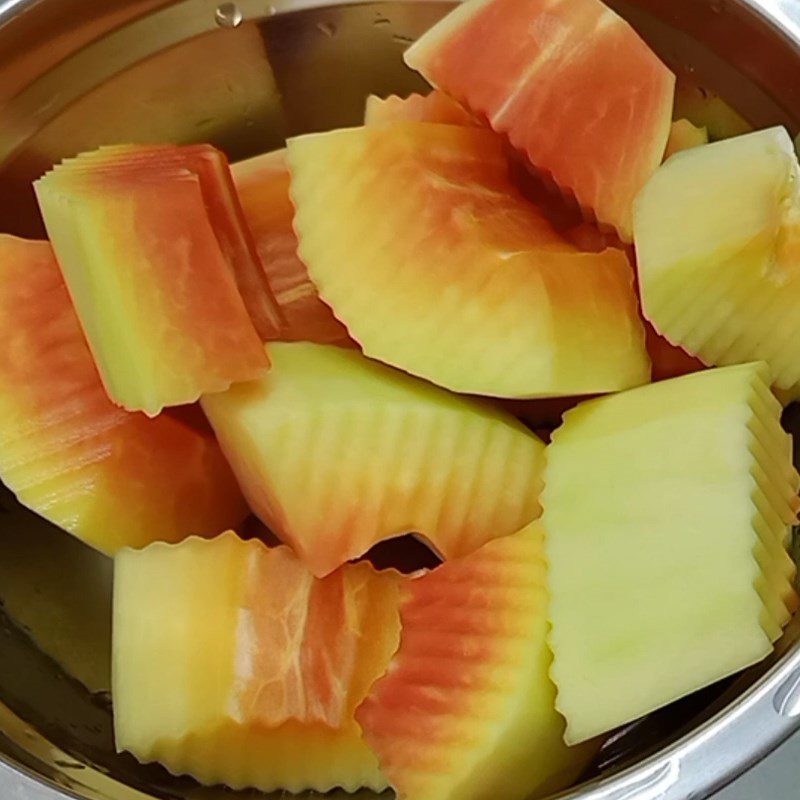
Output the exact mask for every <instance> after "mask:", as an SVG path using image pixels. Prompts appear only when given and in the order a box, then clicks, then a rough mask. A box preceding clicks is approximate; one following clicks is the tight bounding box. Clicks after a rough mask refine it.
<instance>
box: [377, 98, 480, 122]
mask: <svg viewBox="0 0 800 800" xmlns="http://www.w3.org/2000/svg"><path fill="white" fill-rule="evenodd" d="M414 121H416V122H440V123H442V124H444V125H466V126H471V125H472V126H480V123H479V122H478V121H477V120H476V119H475V117H473V116H472V114H470V113H469V111H467V110H466V109H465V108H464V106H462V105H461V104H460V103H457V102H456V101H455V100H453V99H452V98H451V97H448V96H447V95H446V94H445V93H444V92H439V91H437V90H435V89H434V90H433V91H432V92H430V93H429V94H425V95H423V94H410V95H408V97H398V96H397V95H390V96H389V97H377V96H376V95H374V94H371V95H370V96H369V97H368V98H367V106H366V109H365V112H364V124H365V125H383V124H386V123H390V122H414Z"/></svg>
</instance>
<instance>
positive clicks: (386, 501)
mask: <svg viewBox="0 0 800 800" xmlns="http://www.w3.org/2000/svg"><path fill="white" fill-rule="evenodd" d="M271 353H272V357H273V369H272V371H271V372H270V373H269V374H268V375H267V376H266V377H265V378H263V379H262V380H260V381H253V382H250V383H246V384H239V385H237V386H234V387H232V388H231V389H230V390H228V391H227V392H225V393H222V394H218V395H208V396H206V397H205V398H204V399H203V408H204V410H205V412H206V415H207V416H208V418H209V420H210V421H211V424H212V425H213V427H214V430H215V431H216V432H217V436H218V437H219V440H220V443H221V445H222V448H223V450H224V452H225V453H226V455H227V456H228V459H229V461H230V463H231V465H232V466H233V469H234V472H235V473H236V475H237V477H238V478H239V482H240V485H241V486H242V487H243V491H244V493H245V496H246V497H247V498H248V501H249V502H250V505H251V508H252V509H253V510H254V511H255V513H256V514H257V515H258V516H259V517H260V518H261V519H262V520H263V522H264V523H265V524H266V525H268V526H269V527H270V528H271V529H272V530H273V531H275V533H276V534H277V535H278V536H279V537H280V538H281V539H282V540H283V541H285V542H286V543H287V544H290V545H291V546H292V548H293V549H294V550H295V552H297V553H298V554H299V555H300V557H301V558H302V559H303V560H304V562H305V563H306V564H308V565H309V568H310V569H311V571H312V572H314V573H315V574H317V575H325V574H327V573H329V572H331V571H332V570H333V569H335V568H336V567H338V566H339V565H340V564H343V563H344V562H345V561H348V560H351V559H353V558H357V557H358V556H360V555H363V554H364V553H365V552H367V550H369V549H370V547H372V545H374V544H376V543H377V542H379V541H381V540H383V539H389V538H392V537H395V536H399V535H401V534H404V533H408V532H417V533H419V534H421V535H422V536H423V537H424V538H425V539H426V540H427V541H429V542H430V543H431V544H432V545H433V547H434V548H435V549H436V550H437V551H438V552H439V553H440V554H442V555H444V556H445V557H452V556H457V555H460V554H463V553H465V552H471V551H472V550H474V549H475V548H477V547H479V546H480V545H481V544H483V543H484V542H486V541H487V540H488V539H491V538H494V537H498V536H503V535H506V534H509V533H512V532H513V531H515V530H518V529H519V528H521V527H522V526H523V525H525V524H527V523H528V522H530V521H532V520H533V519H535V518H536V517H537V516H538V515H539V501H538V494H539V491H540V488H541V483H540V474H541V469H542V466H543V463H542V457H543V452H544V445H543V444H542V442H541V441H540V440H539V439H538V438H537V437H536V436H535V435H534V434H532V433H531V432H530V431H528V430H527V429H526V428H525V427H524V426H523V425H522V424H521V423H520V422H518V421H517V420H515V419H514V418H513V417H511V416H510V415H508V414H505V413H503V412H501V411H499V410H496V409H494V408H491V407H490V406H488V405H486V404H483V403H481V402H478V401H475V400H470V399H466V398H461V397H457V396H454V395H451V394H449V393H448V392H445V391H443V390H441V389H438V388H437V387H435V386H431V385H430V384H427V383H425V382H423V381H419V380H417V379H415V378H412V377H410V376H408V375H405V374H403V373H401V372H397V371H395V370H392V369H390V368H388V367H386V366H384V365H382V364H378V363H376V362H373V361H370V360H369V359H366V358H364V356H362V355H361V354H360V353H358V352H356V351H352V350H345V349H342V348H337V347H332V346H325V345H314V344H308V343H300V342H297V343H292V344H282V343H275V344H273V345H272V347H271Z"/></svg>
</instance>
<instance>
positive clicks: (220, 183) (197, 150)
mask: <svg viewBox="0 0 800 800" xmlns="http://www.w3.org/2000/svg"><path fill="white" fill-rule="evenodd" d="M143 168H146V169H156V168H158V169H164V170H169V169H176V168H177V169H180V168H184V169H188V170H190V171H191V172H193V173H194V174H196V175H197V176H198V180H199V184H200V189H201V191H202V193H203V200H204V202H205V204H206V206H207V208H208V211H209V221H210V222H211V225H212V227H213V228H214V233H215V235H216V236H217V239H218V241H219V245H220V248H221V249H222V251H223V253H224V254H225V257H226V258H227V259H228V261H229V263H230V265H231V268H232V269H233V273H234V276H235V278H236V285H237V286H238V288H239V292H240V294H241V295H242V299H243V300H244V303H245V306H246V307H247V311H248V313H249V314H250V318H251V319H252V320H253V325H254V326H255V328H256V330H257V331H258V334H259V336H260V337H261V338H262V340H263V341H268V340H270V339H274V338H276V337H277V336H278V334H279V332H280V331H281V330H282V329H283V327H284V325H285V320H284V319H283V317H282V315H281V313H280V310H279V307H278V304H277V301H276V298H275V297H274V296H273V294H272V290H271V288H270V285H269V282H268V280H267V279H266V278H265V275H264V268H263V266H262V264H261V261H260V258H259V253H258V250H257V247H256V243H255V241H253V237H252V236H251V234H250V231H249V230H248V227H247V222H246V220H245V215H244V211H243V209H242V207H241V204H240V202H239V198H238V196H237V193H236V189H235V187H234V184H233V178H232V176H231V170H230V168H229V166H228V160H227V158H226V157H225V154H224V153H222V152H221V151H220V150H217V148H215V147H212V146H211V145H209V144H195V145H183V146H180V147H176V146H175V145H169V144H160V145H159V144H153V145H133V144H131V145H108V146H105V147H100V148H98V149H97V150H93V151H91V152H88V153H83V154H81V155H80V156H77V157H75V158H69V159H65V160H64V161H63V162H62V163H61V164H59V165H57V166H56V167H54V169H53V171H52V173H50V174H51V175H58V174H59V173H60V172H62V171H67V172H69V173H74V172H76V171H82V170H87V171H89V172H90V174H95V173H98V172H103V171H111V172H112V173H113V174H118V175H119V174H124V173H131V174H134V175H135V174H137V173H140V172H141V170H142V169H143Z"/></svg>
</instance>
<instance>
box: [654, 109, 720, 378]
mask: <svg viewBox="0 0 800 800" xmlns="http://www.w3.org/2000/svg"><path fill="white" fill-rule="evenodd" d="M703 144H708V133H707V131H706V129H705V128H697V127H695V126H694V125H692V123H691V122H689V121H688V120H686V119H679V120H677V121H676V122H673V123H672V128H671V130H670V135H669V141H668V142H667V149H666V151H665V153H664V159H665V160H666V159H667V158H669V157H670V156H671V155H674V154H675V153H678V152H680V151H681V150H688V149H689V148H691V147H698V146H700V145H703ZM644 327H645V337H646V341H647V352H648V353H649V354H650V360H651V361H652V362H653V380H654V381H662V380H665V379H666V378H677V377H678V376H679V375H688V374H689V373H690V372H697V371H698V370H701V369H705V368H706V365H705V364H704V363H703V362H702V361H700V359H699V358H695V357H694V356H693V355H691V354H689V353H687V352H686V351H685V350H684V349H683V348H682V347H677V346H676V345H674V344H672V343H671V342H670V341H668V340H667V339H665V338H664V337H663V336H661V335H660V334H659V333H658V331H656V329H655V328H654V327H653V326H652V325H651V324H650V323H649V322H647V321H645V326H644Z"/></svg>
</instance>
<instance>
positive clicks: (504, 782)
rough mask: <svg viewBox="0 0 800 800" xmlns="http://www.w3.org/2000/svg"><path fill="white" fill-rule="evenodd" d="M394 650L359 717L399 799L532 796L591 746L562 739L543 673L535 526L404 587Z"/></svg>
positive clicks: (572, 773) (579, 762)
mask: <svg viewBox="0 0 800 800" xmlns="http://www.w3.org/2000/svg"><path fill="white" fill-rule="evenodd" d="M400 616H401V619H402V626H403V628H402V636H401V640H400V648H399V650H398V651H397V654H396V655H395V657H394V659H393V660H392V663H391V665H390V666H389V669H388V671H387V673H386V675H385V676H384V677H382V678H381V679H380V680H378V681H377V682H376V683H375V684H374V686H373V688H372V691H371V692H370V693H369V695H368V696H367V698H366V700H365V701H364V703H363V704H362V705H361V707H360V708H359V709H358V712H357V718H358V721H359V722H360V723H361V725H362V727H363V729H364V735H365V737H366V739H367V742H368V743H369V744H370V745H371V746H372V747H373V748H374V750H375V752H376V753H377V754H378V758H379V760H380V763H381V767H382V769H383V770H384V772H385V773H386V776H387V778H388V779H389V781H390V782H391V784H392V786H393V787H394V788H395V789H396V791H397V794H398V797H400V798H407V800H417V799H418V800H423V798H424V800H445V799H446V798H453V800H456V798H457V799H458V800H472V799H473V798H475V800H477V798H485V797H503V798H507V800H522V798H527V797H542V796H544V795H546V794H550V793H551V792H554V791H558V790H559V789H562V788H564V787H565V786H567V785H568V784H569V783H570V782H571V781H572V780H574V779H575V777H576V776H577V774H578V773H579V772H580V770H581V769H582V767H583V766H585V764H586V763H587V761H588V759H589V758H590V757H591V755H592V753H593V748H592V747H591V746H588V747H587V746H584V747H578V748H568V747H567V746H566V745H565V744H564V741H563V739H562V736H563V732H564V719H563V717H561V715H560V714H559V713H558V712H557V711H556V710H555V687H554V686H553V684H552V683H551V681H550V678H549V676H548V669H549V666H550V662H551V655H550V651H549V649H548V646H547V642H546V636H547V627H548V625H547V586H546V566H545V562H544V557H543V553H542V529H541V526H540V525H539V524H538V523H533V524H532V525H530V526H528V527H527V528H525V529H524V530H522V531H520V532H518V533H515V534H512V535H511V536H507V537H504V538H502V539H497V540H495V541H493V542H489V543H488V544H485V545H484V546H483V547H481V548H480V549H479V550H476V551H475V552H474V553H472V554H471V555H468V556H465V557H463V558H459V559H454V560H452V561H448V562H446V563H445V564H444V565H442V566H441V567H439V568H437V569H436V570H434V571H433V572H431V573H429V574H427V575H425V576H423V577H421V578H417V579H412V580H410V581H407V582H406V583H405V584H404V588H403V594H402V603H401V607H400Z"/></svg>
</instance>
